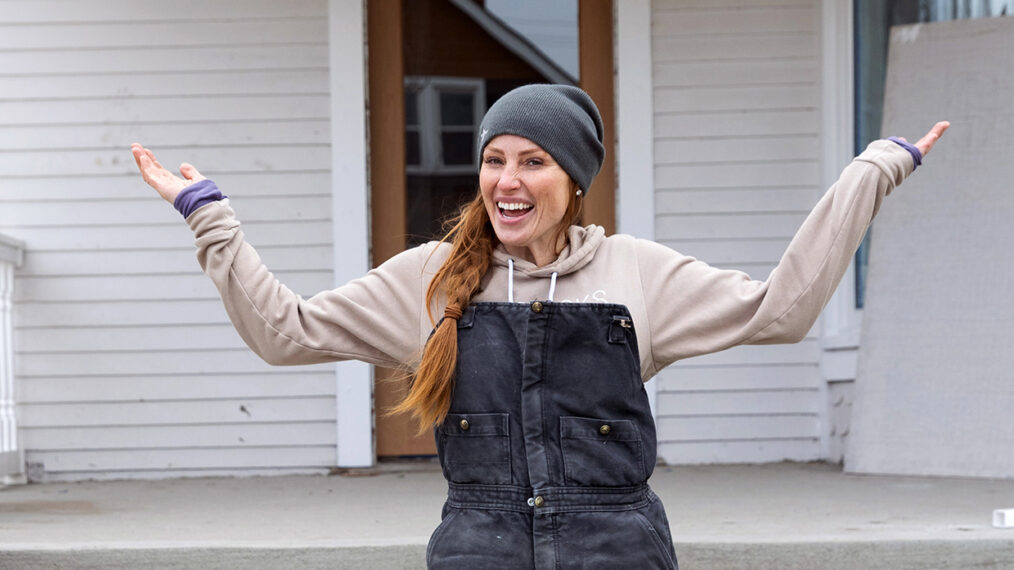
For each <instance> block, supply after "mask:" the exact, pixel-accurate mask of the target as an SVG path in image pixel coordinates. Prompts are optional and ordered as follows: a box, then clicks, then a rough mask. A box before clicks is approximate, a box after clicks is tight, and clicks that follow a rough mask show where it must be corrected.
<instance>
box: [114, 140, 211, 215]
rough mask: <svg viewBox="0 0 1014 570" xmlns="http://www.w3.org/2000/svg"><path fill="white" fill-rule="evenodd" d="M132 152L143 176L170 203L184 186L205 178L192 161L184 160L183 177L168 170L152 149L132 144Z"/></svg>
mask: <svg viewBox="0 0 1014 570" xmlns="http://www.w3.org/2000/svg"><path fill="white" fill-rule="evenodd" d="M130 152H131V153H133V154H134V162H136V163H137V168H138V170H140V171H141V177H142V178H144V181H145V182H147V183H148V186H151V187H152V188H154V189H155V190H156V191H157V192H158V195H159V196H161V197H162V198H163V199H165V200H166V201H167V202H169V203H170V204H173V203H175V202H176V196H178V195H179V193H180V192H182V191H183V189H184V188H186V187H187V186H190V185H191V184H194V183H195V182H200V181H201V180H204V177H203V176H201V173H200V172H198V171H197V169H196V168H194V166H193V165H192V164H190V163H187V162H184V163H183V164H181V165H180V174H182V175H183V177H182V178H180V177H179V176H176V175H175V174H173V173H172V172H169V171H168V170H166V168H165V167H164V166H162V165H161V164H160V163H159V161H158V160H156V159H155V155H154V154H153V153H152V152H151V150H149V149H147V148H144V147H143V146H141V145H140V144H139V143H134V144H132V145H130Z"/></svg>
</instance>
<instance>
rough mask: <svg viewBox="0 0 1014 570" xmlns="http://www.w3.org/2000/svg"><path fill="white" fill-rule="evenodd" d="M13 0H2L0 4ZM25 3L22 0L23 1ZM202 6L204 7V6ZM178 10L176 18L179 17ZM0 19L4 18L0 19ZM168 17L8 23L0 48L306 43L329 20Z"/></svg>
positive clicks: (321, 33) (319, 36)
mask: <svg viewBox="0 0 1014 570" xmlns="http://www.w3.org/2000/svg"><path fill="white" fill-rule="evenodd" d="M10 4H11V2H0V7H3V6H4V5H8V6H9V5H10ZM21 6H24V3H22V4H21ZM202 11H203V7H202ZM179 16H180V14H176V17H174V19H173V20H174V22H178V21H179ZM0 20H2V18H0ZM165 30H166V22H158V21H148V22H139V21H133V22H121V23H94V24H90V25H87V26H82V25H76V26H67V25H61V24H48V23H43V24H41V25H37V26H7V27H6V28H5V29H4V33H3V35H2V36H0V49H32V48H43V49H61V48H62V49H70V50H75V51H78V50H85V49H109V48H132V47H136V46H138V45H147V46H150V47H153V48H154V47H169V48H173V47H177V46H181V45H187V44H189V45H194V44H197V45H205V46H206V45H220V46H231V45H236V44H243V43H250V38H257V44H258V45H262V46H263V45H278V44H282V45H284V44H303V43H307V42H309V41H314V40H316V41H320V40H321V39H322V38H326V37H327V28H326V22H325V21H323V20H322V19H319V18H310V19H306V20H302V21H290V22H287V23H286V25H284V26H279V25H278V24H277V23H276V22H273V21H270V20H249V21H241V20H240V21H221V20H220V21H211V22H202V21H192V22H188V23H187V24H186V25H180V26H173V33H172V34H166V33H165Z"/></svg>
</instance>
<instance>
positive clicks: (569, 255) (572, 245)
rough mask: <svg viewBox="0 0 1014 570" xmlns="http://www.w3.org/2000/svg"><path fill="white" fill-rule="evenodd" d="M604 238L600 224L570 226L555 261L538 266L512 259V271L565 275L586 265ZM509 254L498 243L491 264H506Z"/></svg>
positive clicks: (604, 232) (603, 230) (532, 274)
mask: <svg viewBox="0 0 1014 570" xmlns="http://www.w3.org/2000/svg"><path fill="white" fill-rule="evenodd" d="M605 239H606V230H605V229H604V228H603V227H602V226H596V225H590V226H585V227H583V228H582V227H580V226H570V228H568V229H567V245H566V246H565V247H564V248H563V251H561V252H560V255H559V256H558V257H557V258H556V261H554V262H552V263H550V264H549V265H545V266H543V267H539V266H537V265H535V264H534V263H532V262H530V261H525V260H523V259H516V258H515V259H514V271H516V272H518V273H521V274H523V275H526V276H528V277H550V276H551V275H552V274H553V273H557V274H559V275H567V274H568V273H573V272H575V271H577V270H578V269H581V268H582V267H584V266H585V265H588V263H589V262H591V260H592V259H594V258H595V252H596V251H598V249H599V246H600V245H602V242H604V241H605ZM510 259H511V255H510V254H509V253H507V250H506V249H504V247H503V245H502V244H501V245H498V246H497V247H496V249H494V250H493V265H494V266H498V265H499V266H503V267H506V266H507V265H508V260H510Z"/></svg>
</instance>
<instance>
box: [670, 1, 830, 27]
mask: <svg viewBox="0 0 1014 570" xmlns="http://www.w3.org/2000/svg"><path fill="white" fill-rule="evenodd" d="M724 4H726V5H727V6H728V7H730V8H733V9H728V10H725V9H714V7H713V4H712V3H710V2H709V3H708V7H707V8H703V9H689V8H694V6H692V5H689V6H687V5H685V4H684V3H681V2H673V3H672V5H671V7H672V8H684V7H686V8H688V9H679V10H675V11H669V10H659V11H657V12H656V13H655V17H654V18H653V24H654V25H655V27H656V28H657V29H658V30H664V31H665V33H666V34H667V35H669V34H671V35H682V34H688V35H694V36H707V35H711V34H729V35H734V34H744V35H746V34H757V33H762V32H763V33H786V32H788V33H800V32H801V33H813V31H814V29H813V28H814V18H815V15H814V9H813V7H812V6H811V5H807V4H812V3H807V2H797V3H796V4H797V5H798V4H803V6H802V7H798V6H791V5H790V6H785V7H772V6H771V5H770V4H769V3H767V2H765V3H764V4H763V5H759V6H758V5H757V4H758V3H756V2H752V0H741V1H740V2H725V3H724Z"/></svg>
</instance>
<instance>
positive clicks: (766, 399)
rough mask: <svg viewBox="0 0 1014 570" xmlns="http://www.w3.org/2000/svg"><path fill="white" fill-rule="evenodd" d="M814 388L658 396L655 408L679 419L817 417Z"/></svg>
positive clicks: (674, 393) (683, 392) (664, 393)
mask: <svg viewBox="0 0 1014 570" xmlns="http://www.w3.org/2000/svg"><path fill="white" fill-rule="evenodd" d="M815 393H816V388H813V389H804V390H771V389H768V390H738V391H732V390H724V391H697V392H690V391H677V392H659V394H658V403H659V407H660V408H662V409H664V410H666V411H668V412H670V413H678V414H682V415H694V416H697V415H703V416H710V415H725V414H737V415H738V414H794V413H810V414H817V413H818V412H819V411H820V408H821V406H822V404H823V403H822V402H818V401H817V400H816V398H814V394H815Z"/></svg>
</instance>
